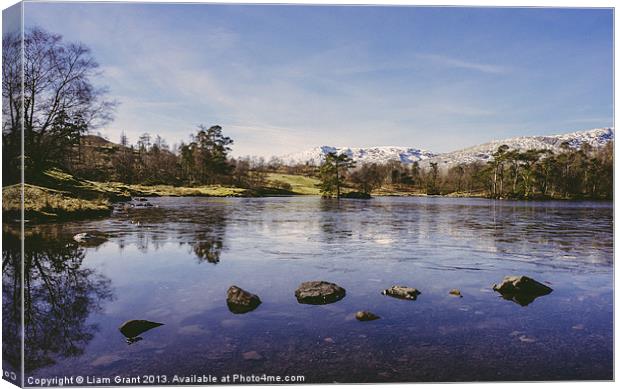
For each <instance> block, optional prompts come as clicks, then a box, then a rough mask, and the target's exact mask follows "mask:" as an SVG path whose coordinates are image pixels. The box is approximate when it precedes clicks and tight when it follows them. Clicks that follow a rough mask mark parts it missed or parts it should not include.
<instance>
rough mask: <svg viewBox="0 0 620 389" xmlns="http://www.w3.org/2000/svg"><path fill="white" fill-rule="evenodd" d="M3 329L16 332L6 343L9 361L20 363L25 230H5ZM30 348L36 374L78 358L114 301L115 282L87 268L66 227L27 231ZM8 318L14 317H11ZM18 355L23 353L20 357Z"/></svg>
mask: <svg viewBox="0 0 620 389" xmlns="http://www.w3.org/2000/svg"><path fill="white" fill-rule="evenodd" d="M2 240H3V252H2V260H3V263H2V266H3V286H4V289H3V298H4V299H5V300H4V301H5V303H4V304H3V319H4V320H3V325H4V326H5V328H9V330H8V331H10V332H12V334H11V335H10V336H7V337H5V338H4V343H3V350H4V351H5V354H4V355H5V358H6V359H8V360H9V362H10V363H11V364H14V365H15V364H19V361H18V360H17V359H16V358H18V357H19V347H20V346H21V345H20V344H19V343H20V342H19V336H17V335H18V334H17V331H16V329H18V328H19V327H18V326H17V325H16V323H18V322H19V320H20V319H19V312H18V310H19V307H20V301H19V298H18V296H19V287H18V285H19V282H20V280H19V279H20V277H21V274H20V272H19V268H20V266H21V264H20V241H19V231H18V230H15V229H13V228H12V227H10V226H7V225H5V226H3V231H2ZM24 245H25V250H24V325H25V329H24V335H25V340H24V347H25V353H24V354H25V355H24V357H25V368H26V371H27V372H31V371H33V370H36V369H38V368H41V367H44V366H49V365H52V364H54V363H55V361H56V359H57V358H66V357H71V356H78V355H80V354H82V353H83V350H84V348H85V347H86V345H87V344H88V343H89V342H90V341H91V340H92V338H93V337H94V335H95V333H96V332H97V330H98V326H97V324H92V323H88V322H87V318H88V317H89V316H90V315H91V313H93V312H96V311H99V310H100V309H101V307H102V304H103V302H104V301H107V300H111V299H112V297H113V296H112V290H111V285H110V280H109V279H108V278H106V277H104V276H102V275H100V274H98V273H97V272H96V271H94V270H92V269H89V268H87V267H85V266H84V265H83V261H84V258H85V249H83V248H81V247H80V246H79V245H78V243H77V242H75V241H74V240H73V239H72V238H71V237H70V236H69V237H67V236H63V234H62V229H61V228H46V232H45V236H44V235H43V234H42V233H41V232H39V231H37V230H36V229H27V230H26V232H25V242H24ZM7 313H8V314H7ZM16 350H17V353H16V352H15V351H16Z"/></svg>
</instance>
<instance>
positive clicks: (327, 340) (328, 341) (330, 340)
mask: <svg viewBox="0 0 620 389" xmlns="http://www.w3.org/2000/svg"><path fill="white" fill-rule="evenodd" d="M323 341H324V342H325V343H332V344H333V343H336V341H335V340H334V338H325V339H323Z"/></svg>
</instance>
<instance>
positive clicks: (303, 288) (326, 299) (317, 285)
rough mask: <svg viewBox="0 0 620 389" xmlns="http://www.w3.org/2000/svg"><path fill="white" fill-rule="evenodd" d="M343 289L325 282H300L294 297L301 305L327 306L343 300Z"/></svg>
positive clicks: (344, 292)
mask: <svg viewBox="0 0 620 389" xmlns="http://www.w3.org/2000/svg"><path fill="white" fill-rule="evenodd" d="M345 294H346V291H345V290H344V288H342V287H340V286H338V285H336V284H334V283H331V282H326V281H307V282H302V283H301V285H299V287H298V288H297V290H296V291H295V297H297V301H298V302H299V303H301V304H315V305H318V304H329V303H334V302H336V301H338V300H341V299H342V298H344V296H345Z"/></svg>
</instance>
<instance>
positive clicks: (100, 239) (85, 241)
mask: <svg viewBox="0 0 620 389" xmlns="http://www.w3.org/2000/svg"><path fill="white" fill-rule="evenodd" d="M73 240H74V241H76V242H78V243H79V244H80V245H82V246H88V247H96V246H99V245H101V244H103V243H105V242H107V240H108V238H107V237H106V236H105V234H103V233H100V232H82V233H80V234H76V235H74V236H73Z"/></svg>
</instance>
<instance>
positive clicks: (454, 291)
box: [448, 289, 463, 297]
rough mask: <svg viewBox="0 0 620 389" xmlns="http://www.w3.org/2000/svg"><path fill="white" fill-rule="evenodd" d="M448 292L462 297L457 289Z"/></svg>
mask: <svg viewBox="0 0 620 389" xmlns="http://www.w3.org/2000/svg"><path fill="white" fill-rule="evenodd" d="M448 293H450V294H451V295H452V296H457V297H463V295H462V294H461V291H460V290H458V289H451V290H450V292H448Z"/></svg>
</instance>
